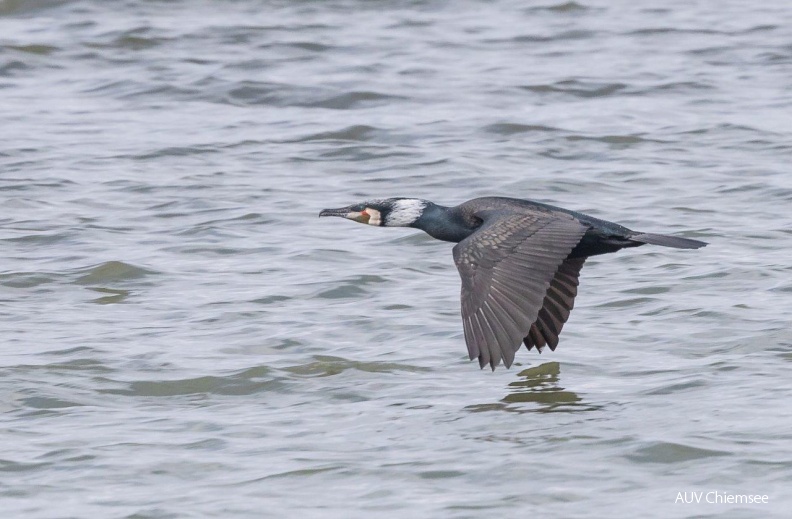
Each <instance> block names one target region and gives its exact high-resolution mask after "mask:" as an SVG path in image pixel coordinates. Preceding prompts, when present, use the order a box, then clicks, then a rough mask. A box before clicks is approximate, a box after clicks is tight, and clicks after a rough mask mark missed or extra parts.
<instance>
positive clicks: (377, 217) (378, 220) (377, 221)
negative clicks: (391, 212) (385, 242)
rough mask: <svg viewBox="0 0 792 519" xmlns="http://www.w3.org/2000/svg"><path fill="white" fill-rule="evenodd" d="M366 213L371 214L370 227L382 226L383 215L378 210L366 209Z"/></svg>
mask: <svg viewBox="0 0 792 519" xmlns="http://www.w3.org/2000/svg"><path fill="white" fill-rule="evenodd" d="M366 212H367V213H368V214H369V221H368V224H369V225H375V226H377V227H379V226H380V225H382V215H381V214H380V212H379V211H377V210H376V209H372V208H370V207H367V208H366Z"/></svg>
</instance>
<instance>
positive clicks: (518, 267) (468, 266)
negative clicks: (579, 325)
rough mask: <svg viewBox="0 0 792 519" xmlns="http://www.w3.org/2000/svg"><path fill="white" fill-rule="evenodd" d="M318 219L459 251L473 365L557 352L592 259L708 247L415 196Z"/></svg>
mask: <svg viewBox="0 0 792 519" xmlns="http://www.w3.org/2000/svg"><path fill="white" fill-rule="evenodd" d="M319 216H340V217H342V218H346V219H348V220H354V221H356V222H360V223H364V224H368V225H373V226H376V227H412V228H415V229H420V230H422V231H424V232H426V233H427V234H429V235H430V236H432V237H433V238H436V239H438V240H443V241H448V242H453V243H456V244H457V245H456V246H454V250H453V253H454V262H455V263H456V266H457V269H458V270H459V275H460V276H461V278H462V325H463V328H464V331H465V342H466V343H467V349H468V354H469V355H470V359H471V360H473V359H475V358H478V361H479V365H480V366H481V367H482V368H483V367H484V366H486V365H487V364H489V365H490V366H491V367H492V369H493V371H494V370H495V367H496V366H497V365H498V364H500V362H501V361H503V363H504V364H505V365H506V367H507V368H508V367H510V366H511V364H512V362H513V361H514V355H515V353H516V352H517V350H519V349H520V346H521V345H522V344H525V346H526V347H527V348H528V350H530V349H531V348H534V347H535V348H536V349H537V351H539V353H541V352H542V348H544V347H545V346H549V347H550V349H551V350H555V348H556V346H557V345H558V335H559V334H560V333H561V329H562V328H563V326H564V323H566V321H567V319H568V318H569V312H570V311H571V310H572V307H573V305H574V303H575V296H576V295H577V288H578V276H579V275H580V269H581V268H582V267H583V263H584V262H585V261H586V258H588V257H589V256H597V255H599V254H607V253H610V252H616V251H617V250H620V249H625V248H628V247H640V246H641V245H645V244H650V245H662V246H664V247H674V248H678V249H698V248H699V247H704V246H705V245H706V243H705V242H702V241H698V240H691V239H689V238H680V237H677V236H667V235H663V234H652V233H643V232H636V231H632V230H630V229H628V228H626V227H623V226H621V225H619V224H616V223H613V222H608V221H605V220H600V219H599V218H594V217H592V216H588V215H585V214H582V213H578V212H575V211H570V210H568V209H562V208H560V207H554V206H552V205H548V204H543V203H540V202H534V201H531V200H519V199H515V198H502V197H485V198H476V199H473V200H469V201H467V202H464V203H462V204H459V205H457V206H455V207H444V206H441V205H438V204H435V203H433V202H429V201H428V200H420V199H416V198H387V199H382V200H370V201H368V202H363V203H359V204H354V205H350V206H347V207H342V208H340V209H324V210H323V211H322V212H321V213H319Z"/></svg>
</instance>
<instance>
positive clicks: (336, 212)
mask: <svg viewBox="0 0 792 519" xmlns="http://www.w3.org/2000/svg"><path fill="white" fill-rule="evenodd" d="M348 214H349V208H348V207H342V208H340V209H322V212H321V213H319V217H320V218H321V217H322V216H340V217H342V218H346V216H347V215H348Z"/></svg>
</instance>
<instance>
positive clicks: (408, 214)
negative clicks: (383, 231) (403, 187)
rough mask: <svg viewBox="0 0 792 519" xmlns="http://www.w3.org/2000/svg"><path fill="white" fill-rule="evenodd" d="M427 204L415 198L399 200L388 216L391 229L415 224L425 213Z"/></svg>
mask: <svg viewBox="0 0 792 519" xmlns="http://www.w3.org/2000/svg"><path fill="white" fill-rule="evenodd" d="M425 208H426V202H425V201H423V200H417V199H414V198H406V199H403V200H397V201H396V202H395V203H394V204H393V208H392V209H391V212H390V213H389V214H388V222H387V225H388V226H389V227H407V226H409V225H411V224H413V223H415V221H416V220H418V218H420V217H421V215H422V214H423V212H424V209H425Z"/></svg>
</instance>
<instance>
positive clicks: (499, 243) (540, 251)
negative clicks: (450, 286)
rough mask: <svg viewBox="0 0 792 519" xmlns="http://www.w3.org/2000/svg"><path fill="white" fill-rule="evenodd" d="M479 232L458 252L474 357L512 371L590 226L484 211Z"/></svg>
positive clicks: (536, 215) (561, 218)
mask: <svg viewBox="0 0 792 519" xmlns="http://www.w3.org/2000/svg"><path fill="white" fill-rule="evenodd" d="M476 216H477V217H478V218H481V219H482V220H483V223H482V225H481V227H480V228H479V229H478V230H477V231H476V232H474V233H473V234H472V235H470V236H469V237H467V238H465V239H464V240H462V241H461V242H459V243H458V244H457V245H456V246H455V247H454V262H455V263H456V266H457V269H459V275H460V276H461V277H462V323H463V327H464V330H465V341H466V342H467V347H468V353H469V354H470V358H471V359H474V358H477V357H478V359H479V364H480V365H481V367H482V368H483V367H484V366H485V365H486V364H489V365H490V366H491V367H492V369H493V370H494V369H495V366H497V365H498V364H499V363H500V361H501V360H503V363H504V364H505V365H506V367H509V366H511V364H512V361H513V360H514V353H515V352H516V351H517V350H518V349H519V348H520V345H521V343H522V341H523V339H524V338H525V337H526V336H528V335H529V332H530V331H531V326H532V324H533V323H534V322H536V320H537V318H538V316H539V311H540V310H541V309H542V306H543V301H544V299H545V295H546V294H547V291H548V287H550V283H551V281H552V280H553V277H554V276H555V274H556V271H558V269H559V267H560V266H561V265H562V263H563V261H564V260H565V259H566V257H567V256H568V255H569V253H570V252H571V251H572V249H573V248H574V247H575V245H577V244H578V242H579V241H580V239H581V238H582V237H583V234H585V232H586V230H587V228H588V227H587V226H586V225H584V224H583V223H581V222H579V221H578V220H576V219H575V218H573V217H572V216H568V215H563V214H561V215H559V214H546V213H514V212H508V211H482V212H480V213H476Z"/></svg>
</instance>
